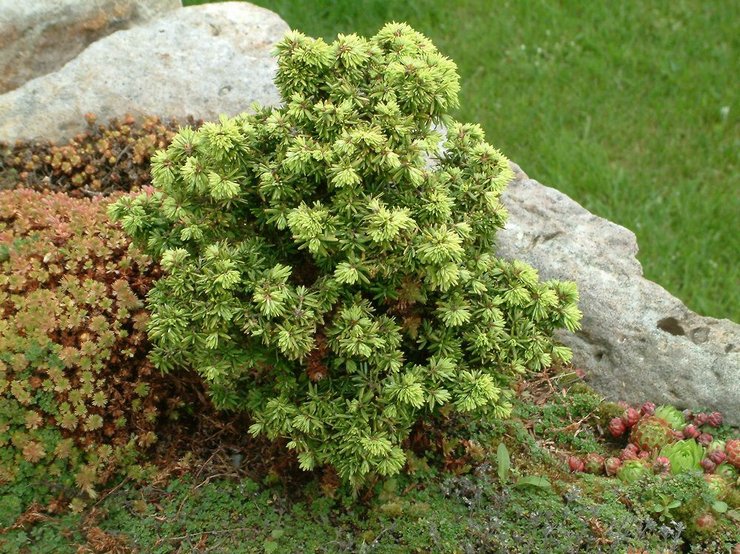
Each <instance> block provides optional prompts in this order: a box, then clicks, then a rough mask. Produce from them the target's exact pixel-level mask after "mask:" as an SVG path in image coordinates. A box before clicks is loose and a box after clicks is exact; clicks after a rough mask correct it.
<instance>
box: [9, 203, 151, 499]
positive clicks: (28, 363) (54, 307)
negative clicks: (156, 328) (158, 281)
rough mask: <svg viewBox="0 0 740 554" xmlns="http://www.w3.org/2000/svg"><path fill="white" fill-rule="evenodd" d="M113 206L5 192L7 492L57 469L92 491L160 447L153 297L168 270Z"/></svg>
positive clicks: (61, 473) (62, 479)
mask: <svg viewBox="0 0 740 554" xmlns="http://www.w3.org/2000/svg"><path fill="white" fill-rule="evenodd" d="M106 205H107V201H102V200H81V199H74V198H70V197H68V196H66V195H64V194H51V195H43V194H40V193H37V192H33V191H30V190H16V191H4V192H0V483H2V482H3V481H5V482H8V481H12V480H13V479H15V478H16V477H18V476H20V474H21V473H23V474H24V475H26V476H28V472H29V471H31V472H34V471H35V472H38V475H42V474H44V473H48V472H49V471H51V472H52V473H53V474H54V473H55V474H57V475H59V477H60V479H61V481H64V478H63V476H64V475H65V474H66V475H68V476H69V480H70V482H71V475H73V474H76V481H77V485H78V486H80V487H81V488H83V489H87V490H88V491H92V489H93V487H94V485H95V484H97V483H99V482H101V481H102V480H104V479H105V478H106V477H107V476H109V475H110V473H111V470H113V469H114V468H115V466H116V465H117V464H118V463H119V462H120V461H121V457H122V456H127V457H128V456H130V454H131V453H132V452H133V451H135V450H136V449H137V448H141V447H147V446H149V445H151V444H152V443H153V441H154V440H155V435H154V432H153V431H154V421H155V417H156V415H157V404H158V401H159V398H158V397H160V396H163V395H162V394H161V387H162V385H161V378H159V376H158V375H159V374H158V373H155V372H154V371H153V369H152V366H151V365H150V364H149V362H147V360H146V354H147V344H146V332H145V325H146V321H147V313H146V311H145V310H144V302H143V299H144V296H145V294H146V292H147V290H148V289H149V287H150V285H151V283H152V280H153V279H154V278H156V277H157V275H158V269H157V268H156V267H155V265H154V264H152V262H151V261H150V260H149V258H148V257H146V256H144V255H142V254H140V253H139V252H138V251H137V250H135V249H133V248H129V240H128V238H127V237H126V236H125V235H124V234H123V233H122V232H121V231H120V230H119V229H118V228H117V227H115V226H113V225H111V224H110V223H109V221H108V219H107V216H106V213H105V210H106ZM69 469H72V470H73V471H72V472H69V471H68V470H69Z"/></svg>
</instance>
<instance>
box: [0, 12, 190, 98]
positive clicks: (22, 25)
mask: <svg viewBox="0 0 740 554" xmlns="http://www.w3.org/2000/svg"><path fill="white" fill-rule="evenodd" d="M181 7H182V3H181V2H180V0H84V1H80V0H0V93H3V92H7V91H9V90H12V89H14V88H17V87H19V86H21V85H22V84H23V83H25V82H26V81H29V80H31V79H33V78H35V77H39V76H41V75H45V74H47V73H50V72H52V71H56V70H57V69H59V68H60V67H62V66H63V65H64V64H65V63H67V62H68V61H69V60H71V59H72V58H74V57H75V56H76V55H77V54H79V53H80V52H82V50H84V49H85V48H87V46H88V45H89V44H91V43H93V42H95V41H96V40H98V39H99V38H101V37H104V36H105V35H109V34H111V33H113V32H114V31H118V30H120V29H127V28H129V27H133V26H134V25H138V24H141V23H143V22H145V21H148V20H150V19H152V18H154V17H158V16H160V15H162V14H164V13H166V12H168V11H171V10H174V9H177V8H181Z"/></svg>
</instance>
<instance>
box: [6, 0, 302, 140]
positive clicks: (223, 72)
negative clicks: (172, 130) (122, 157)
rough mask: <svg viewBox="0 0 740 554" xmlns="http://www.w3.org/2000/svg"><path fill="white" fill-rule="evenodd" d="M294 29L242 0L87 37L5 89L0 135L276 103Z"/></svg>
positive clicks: (58, 134)
mask: <svg viewBox="0 0 740 554" xmlns="http://www.w3.org/2000/svg"><path fill="white" fill-rule="evenodd" d="M286 31H288V26H287V24H286V23H285V22H284V21H283V20H282V19H280V18H279V17H278V16H277V15H275V14H274V13H272V12H270V11H268V10H265V9H263V8H259V7H257V6H253V5H251V4H247V3H243V2H228V3H220V4H207V5H203V6H194V7H189V8H182V9H179V10H175V11H173V12H170V13H168V14H166V15H164V16H163V17H160V18H158V19H155V20H153V21H151V22H149V23H147V24H145V25H141V26H138V27H135V28H132V29H129V30H124V31H118V32H116V33H113V34H112V35H109V36H107V37H104V38H102V39H100V40H99V41H97V42H95V43H93V44H91V45H90V46H89V47H88V48H87V49H86V50H84V51H83V52H82V53H81V54H80V55H79V56H77V57H76V58H75V59H74V60H72V61H70V62H69V63H67V65H65V66H64V67H63V68H61V69H60V70H59V71H56V72H55V73H51V74H48V75H45V76H43V77H39V78H37V79H34V80H32V81H29V82H27V83H26V84H24V85H23V86H21V87H20V88H17V89H15V90H13V91H11V92H8V93H6V94H4V95H0V141H8V142H10V141H15V140H17V139H22V138H23V139H30V138H37V137H44V138H48V139H51V140H62V139H64V138H69V137H70V136H73V135H75V134H77V133H79V132H80V131H82V130H84V128H85V121H84V118H83V116H84V114H85V113H87V112H92V113H94V114H96V115H97V116H98V118H99V120H101V121H104V120H107V119H110V118H111V117H117V116H120V115H123V114H125V113H131V114H133V115H143V114H152V115H159V116H174V117H177V118H184V117H186V116H188V115H194V116H196V117H199V118H204V119H216V118H218V116H219V115H220V114H227V115H236V114H238V113H240V112H242V111H244V110H246V109H248V108H249V105H250V104H251V103H252V102H253V101H258V102H260V103H262V104H277V103H278V102H279V101H280V98H279V95H278V92H277V89H276V88H275V86H274V84H273V82H272V79H273V77H274V74H275V71H276V69H277V65H276V61H275V59H274V58H273V57H272V56H271V53H272V50H273V47H274V46H275V43H276V42H277V41H278V40H280V39H281V38H282V36H283V35H284V34H285V32H286Z"/></svg>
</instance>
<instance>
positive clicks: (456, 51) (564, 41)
mask: <svg viewBox="0 0 740 554" xmlns="http://www.w3.org/2000/svg"><path fill="white" fill-rule="evenodd" d="M200 3H205V0H185V2H184V4H185V5H193V4H200ZM253 3H255V4H258V5H260V6H263V7H265V8H267V9H269V10H272V11H274V12H275V13H277V14H279V15H280V16H281V17H282V18H283V19H284V20H285V21H286V22H287V23H288V24H289V25H290V26H291V28H294V29H300V30H302V31H303V32H305V33H307V34H309V35H311V36H317V37H323V38H325V39H326V40H331V39H333V37H335V36H336V35H337V33H342V32H347V30H348V29H351V30H353V31H354V32H357V33H358V34H364V35H370V34H372V33H374V32H375V31H376V29H378V28H380V27H381V26H382V25H383V23H384V22H386V21H393V20H395V21H406V22H407V23H409V24H410V25H411V26H412V27H414V28H415V29H417V30H419V31H421V32H423V33H424V34H425V35H426V36H428V37H430V38H431V39H432V40H433V41H434V43H435V44H436V45H437V46H438V47H439V48H440V50H441V51H443V52H445V54H446V55H447V56H450V57H451V58H452V59H454V60H455V62H456V63H457V64H458V68H459V72H460V75H461V79H462V81H461V82H462V90H461V103H460V108H459V109H458V110H456V111H455V115H456V117H458V118H459V119H461V120H463V121H476V122H479V123H480V124H481V126H482V127H483V129H484V130H485V132H486V136H488V137H489V140H490V141H491V142H492V143H494V144H495V145H496V146H497V147H498V148H500V149H501V150H502V151H503V152H505V153H506V154H507V156H508V157H510V158H511V159H512V160H514V161H515V162H517V163H518V164H519V165H520V166H521V167H522V168H523V169H524V171H526V172H527V173H528V174H529V175H530V176H531V177H532V178H534V179H537V180H538V181H540V182H542V183H544V184H545V185H547V186H550V187H555V188H557V189H559V190H562V191H563V192H565V193H566V194H568V195H569V196H571V197H572V198H573V199H575V200H576V201H577V202H579V203H580V204H582V205H584V206H585V207H586V208H587V209H588V210H590V211H592V212H593V213H595V214H597V215H599V216H601V217H606V218H608V219H610V220H611V221H615V222H616V223H618V224H620V225H623V226H625V227H627V228H628V229H630V230H632V231H634V232H635V234H636V235H637V241H638V244H639V245H640V251H639V254H638V258H639V260H640V262H641V263H642V264H643V267H644V269H645V275H646V277H647V278H648V279H651V280H653V281H656V282H657V283H659V284H661V285H662V286H664V287H665V288H666V289H667V290H669V291H670V292H671V293H673V294H674V295H676V296H677V297H678V298H680V299H681V300H682V301H684V302H685V303H686V304H687V305H688V306H689V307H690V308H691V309H692V310H695V311H697V312H699V313H701V314H703V315H708V316H713V317H728V318H730V319H732V320H733V321H740V294H738V287H737V283H738V282H740V266H738V264H737V253H738V252H740V237H739V236H738V233H736V232H735V227H736V226H735V223H734V222H735V220H736V219H737V214H738V213H740V195H738V194H737V189H738V183H739V182H740V175H739V173H738V170H739V166H738V149H737V140H738V136H740V135H739V134H738V130H739V129H740V127H739V123H740V118H739V114H740V111H739V110H738V106H739V104H738V100H739V97H738V95H739V94H740V90H739V89H738V87H737V86H736V83H735V78H734V75H737V74H738V73H739V72H740V66H739V63H740V56H738V54H737V53H738V42H737V33H736V28H737V26H738V10H737V8H736V6H735V3H734V2H733V1H732V0H719V1H716V2H703V1H701V0H680V1H677V2H663V1H658V2H649V3H645V2H641V1H639V0H627V1H624V2H616V3H615V2H586V3H581V2H561V3H553V2H547V1H544V0H529V1H517V0H501V1H497V2H495V3H492V2H491V1H490V0H466V1H465V2H454V3H451V2H445V1H444V0H419V1H415V2H386V1H385V0H316V1H314V2H312V3H311V7H310V9H306V4H305V2H303V1H302V0H256V1H254V2H253ZM697 59H701V63H696V60H697Z"/></svg>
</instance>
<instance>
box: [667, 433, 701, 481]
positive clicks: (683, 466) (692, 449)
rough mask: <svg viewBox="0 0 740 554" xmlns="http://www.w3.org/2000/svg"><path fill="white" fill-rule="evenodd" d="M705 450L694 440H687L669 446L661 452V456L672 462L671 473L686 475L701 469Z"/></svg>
mask: <svg viewBox="0 0 740 554" xmlns="http://www.w3.org/2000/svg"><path fill="white" fill-rule="evenodd" d="M704 452H705V448H704V447H703V446H701V445H700V444H699V443H698V442H696V441H695V440H693V439H686V440H682V441H678V442H674V443H673V444H668V445H666V446H664V447H663V448H662V449H661V450H660V456H665V457H666V458H668V459H669V460H670V462H671V473H673V474H674V475H675V474H677V473H684V472H686V471H694V470H698V469H700V468H701V465H700V464H701V461H702V459H703V458H704Z"/></svg>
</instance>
